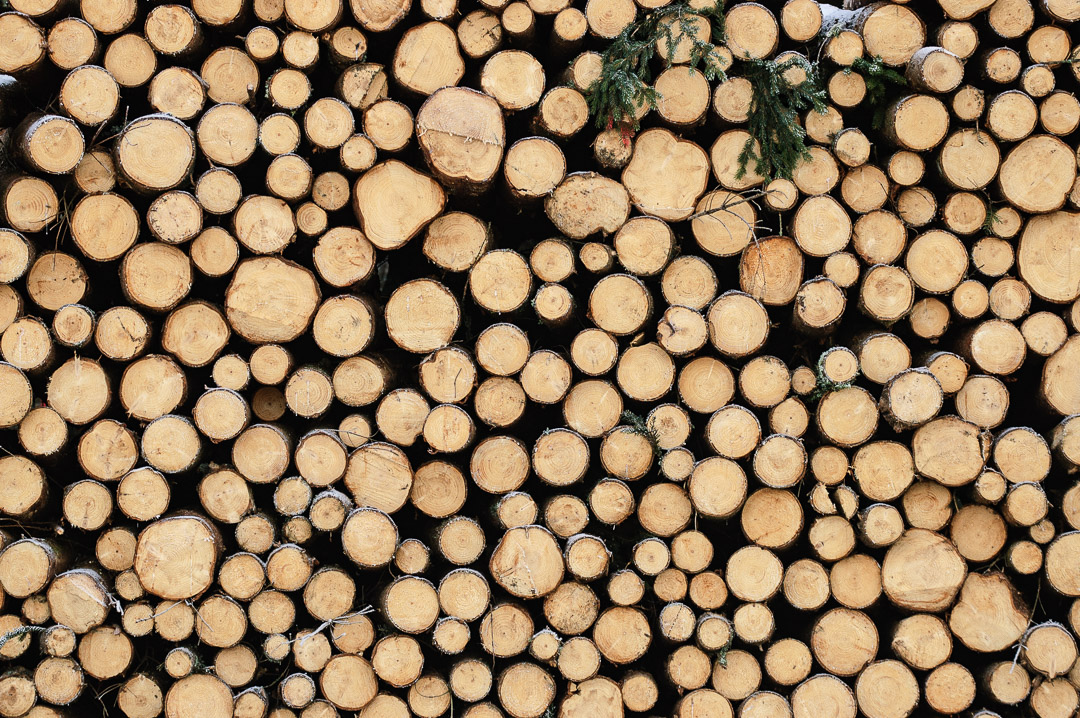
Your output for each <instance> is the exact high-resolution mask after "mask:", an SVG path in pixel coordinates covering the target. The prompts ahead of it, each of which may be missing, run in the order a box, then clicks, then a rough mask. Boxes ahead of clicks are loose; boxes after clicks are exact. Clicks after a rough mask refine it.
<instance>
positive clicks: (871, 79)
mask: <svg viewBox="0 0 1080 718" xmlns="http://www.w3.org/2000/svg"><path fill="white" fill-rule="evenodd" d="M852 72H857V73H859V74H860V75H862V77H863V80H864V81H865V82H866V98H865V101H866V103H867V104H869V105H870V107H871V108H872V109H873V110H874V117H873V120H872V121H871V123H872V126H873V128H874V129H875V130H880V129H881V127H882V126H883V125H884V124H885V108H886V107H887V106H888V105H889V102H891V101H892V99H893V98H892V96H893V95H894V94H896V89H897V88H900V87H907V84H908V82H907V78H906V77H904V76H903V75H901V74H900V73H899V72H897V71H896V70H894V69H892V68H891V67H889V66H888V65H886V64H885V63H884V62H882V60H881V57H880V56H877V57H874V58H872V59H870V60H867V59H866V58H865V57H857V58H855V62H853V63H851V66H850V67H848V68H846V69H845V70H844V74H846V75H850V74H851V73H852Z"/></svg>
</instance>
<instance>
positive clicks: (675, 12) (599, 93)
mask: <svg viewBox="0 0 1080 718" xmlns="http://www.w3.org/2000/svg"><path fill="white" fill-rule="evenodd" d="M700 19H704V20H706V21H708V22H709V23H710V25H711V27H712V33H711V38H710V39H711V40H712V42H710V41H709V40H703V39H701V38H700V37H698V34H697V30H698V23H697V21H698V20H700ZM683 42H689V43H690V61H689V63H688V66H689V71H690V72H691V73H693V72H695V71H697V70H698V68H699V67H700V70H701V71H702V72H704V73H705V77H706V78H707V79H708V80H723V79H725V78H726V76H725V74H724V67H723V64H722V60H721V55H720V53H718V52H717V45H716V44H714V42H715V43H717V44H720V43H722V42H723V4H722V3H717V4H716V5H715V6H712V7H709V8H702V9H694V8H691V7H690V5H689V4H688V2H687V1H686V0H678V1H677V2H674V3H671V4H670V5H665V6H664V7H660V8H656V9H655V10H650V11H648V12H646V13H644V14H643V15H642V16H641V17H640V18H638V19H637V20H636V21H635V22H633V23H632V24H630V25H629V26H627V27H626V28H624V29H623V31H622V32H621V33H619V36H618V37H616V38H615V39H614V40H612V42H611V44H610V45H608V46H607V48H606V49H605V50H604V52H603V54H602V56H601V57H602V64H601V70H600V77H599V79H598V80H597V81H596V82H594V83H593V85H592V86H591V87H589V89H588V90H587V91H586V97H587V99H588V103H589V114H591V115H592V116H593V117H594V118H595V121H596V126H597V127H599V128H600V129H611V128H612V127H615V126H621V127H622V128H624V131H626V130H629V131H636V130H637V129H638V127H639V124H638V118H637V115H638V112H639V111H640V109H641V108H643V107H646V108H649V109H655V108H656V106H657V102H658V101H659V100H660V94H659V93H658V92H657V91H656V90H655V89H654V88H653V87H652V86H651V84H650V83H651V82H652V80H653V76H652V69H651V68H650V63H651V62H652V60H653V58H655V57H656V56H657V53H658V50H659V49H660V47H661V45H663V47H664V48H666V50H667V53H665V54H667V55H669V57H670V54H671V53H672V52H674V50H675V48H676V47H678V46H679V45H680V44H681V43H683ZM671 64H672V63H671V60H670V59H669V58H665V59H664V67H665V68H667V67H670V66H671Z"/></svg>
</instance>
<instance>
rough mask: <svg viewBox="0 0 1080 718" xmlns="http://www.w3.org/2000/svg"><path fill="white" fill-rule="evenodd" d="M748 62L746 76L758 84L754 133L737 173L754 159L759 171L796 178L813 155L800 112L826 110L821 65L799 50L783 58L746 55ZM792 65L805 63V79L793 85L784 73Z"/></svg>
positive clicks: (752, 106) (753, 104) (751, 122)
mask: <svg viewBox="0 0 1080 718" xmlns="http://www.w3.org/2000/svg"><path fill="white" fill-rule="evenodd" d="M743 67H744V68H745V73H744V76H745V77H746V79H747V80H749V81H750V84H751V86H752V87H753V95H752V97H751V101H750V117H749V124H748V127H747V130H748V131H749V132H750V138H749V139H748V140H747V141H746V145H745V146H744V147H743V150H742V152H741V153H740V154H739V171H738V173H737V174H736V175H735V177H736V179H742V177H743V176H744V175H745V174H746V170H747V167H748V166H749V163H750V161H751V160H753V162H754V171H755V172H756V173H757V174H759V175H761V176H762V177H768V178H770V179H776V178H778V177H782V178H784V179H791V177H792V175H793V174H794V172H795V168H796V167H797V166H798V165H799V163H800V162H802V161H803V160H809V159H810V150H809V149H808V148H807V147H806V130H805V129H803V127H802V125H800V124H799V113H800V112H802V111H804V110H807V109H810V108H813V109H814V110H815V111H816V112H822V113H823V112H825V91H824V90H823V89H822V88H821V82H820V80H819V79H818V72H817V67H816V66H815V65H813V64H811V63H810V62H809V61H808V60H806V59H805V58H803V57H799V56H796V57H791V58H788V59H787V60H784V61H783V62H779V63H777V62H775V61H773V60H758V59H750V60H744V61H743ZM792 68H800V69H802V70H803V71H804V72H805V73H806V80H804V81H803V82H801V83H799V84H798V85H792V84H791V83H790V82H789V81H788V80H787V78H786V77H785V76H784V73H785V72H786V71H787V70H790V69H792ZM755 146H758V147H760V150H757V149H755Z"/></svg>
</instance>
